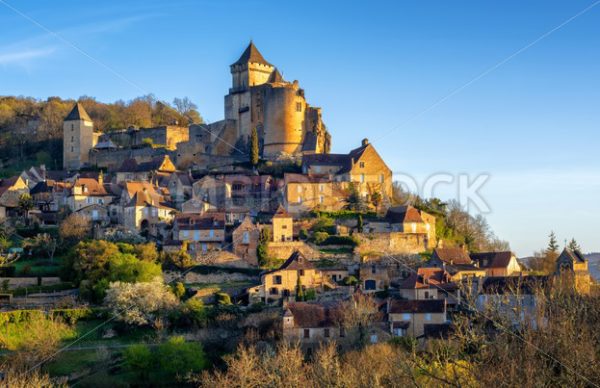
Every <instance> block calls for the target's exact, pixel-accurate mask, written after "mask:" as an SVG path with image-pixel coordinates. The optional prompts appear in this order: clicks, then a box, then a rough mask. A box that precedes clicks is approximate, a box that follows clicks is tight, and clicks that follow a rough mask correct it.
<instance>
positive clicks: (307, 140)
mask: <svg viewBox="0 0 600 388" xmlns="http://www.w3.org/2000/svg"><path fill="white" fill-rule="evenodd" d="M230 71H231V77H232V85H231V88H230V89H229V93H228V94H227V95H226V96H225V103H224V106H225V109H224V110H225V118H224V119H223V120H220V121H217V122H213V123H210V124H193V125H191V126H189V127H178V126H175V125H173V126H162V127H156V128H139V129H138V128H133V127H131V128H128V129H123V130H114V131H111V132H109V133H103V134H98V133H93V130H92V128H93V124H92V120H91V119H90V118H89V116H88V114H87V113H86V112H85V110H84V109H83V106H81V105H80V104H77V106H75V108H74V109H73V112H71V113H70V114H69V115H68V116H67V118H66V119H65V127H64V129H65V132H64V135H65V137H64V150H65V151H64V160H65V164H64V167H65V169H68V170H77V169H79V168H81V167H82V166H83V165H84V164H89V165H92V166H96V167H100V168H107V169H109V170H113V169H115V168H118V166H120V165H121V164H122V162H123V161H125V160H126V159H130V158H135V159H136V160H137V161H138V162H148V161H150V160H151V159H152V158H153V157H155V156H157V155H159V154H160V155H165V154H167V155H169V156H170V157H171V159H172V160H173V161H174V162H175V163H176V165H177V167H178V168H189V167H190V166H192V165H194V164H195V165H203V164H206V163H207V162H210V161H215V160H219V162H223V163H226V162H227V161H229V162H232V161H234V159H235V158H237V159H240V158H242V159H246V158H247V156H246V155H247V154H248V153H249V148H250V146H249V144H250V136H251V133H252V130H253V129H254V128H255V129H256V130H257V134H258V137H259V147H260V153H261V155H262V157H263V158H264V159H270V160H277V159H290V158H296V157H299V156H302V155H307V154H322V153H329V149H330V146H331V136H330V135H329V133H328V132H327V128H326V127H325V124H324V123H323V121H322V119H321V108H317V107H313V106H311V105H310V104H308V103H307V102H306V98H305V96H304V90H303V89H302V88H300V86H299V84H298V81H293V82H288V81H286V80H284V79H283V77H282V75H281V73H280V72H279V70H277V69H276V68H275V67H274V66H273V65H272V64H270V63H269V62H267V61H266V60H265V58H264V57H263V56H262V54H261V53H260V52H259V51H258V49H257V48H256V46H254V44H253V43H252V42H251V43H250V44H249V45H248V47H247V48H246V50H245V51H244V52H243V53H242V55H241V56H240V58H239V59H238V60H237V61H236V62H235V63H233V64H232V65H231V66H230ZM98 137H100V139H99V140H98V141H96V140H95V139H97V138H98ZM223 158H225V159H223Z"/></svg>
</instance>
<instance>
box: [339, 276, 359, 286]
mask: <svg viewBox="0 0 600 388" xmlns="http://www.w3.org/2000/svg"><path fill="white" fill-rule="evenodd" d="M342 283H344V285H345V286H355V285H357V284H358V279H357V278H355V277H354V276H352V275H350V276H346V277H345V278H344V279H343V280H342Z"/></svg>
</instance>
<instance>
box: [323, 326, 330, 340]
mask: <svg viewBox="0 0 600 388" xmlns="http://www.w3.org/2000/svg"><path fill="white" fill-rule="evenodd" d="M323 336H324V337H325V338H329V329H327V328H326V329H325V330H323Z"/></svg>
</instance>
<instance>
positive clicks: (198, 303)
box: [184, 298, 208, 327]
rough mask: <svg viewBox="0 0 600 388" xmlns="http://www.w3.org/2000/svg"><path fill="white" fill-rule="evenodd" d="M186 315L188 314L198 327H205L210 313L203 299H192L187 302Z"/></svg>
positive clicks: (185, 306)
mask: <svg viewBox="0 0 600 388" xmlns="http://www.w3.org/2000/svg"><path fill="white" fill-rule="evenodd" d="M184 313H186V314H187V315H188V316H189V317H190V318H191V320H192V322H194V323H195V324H196V325H197V326H199V327H203V326H204V325H205V324H206V321H207V319H208V311H207V310H206V307H205V306H204V303H203V302H202V299H198V298H190V299H188V300H187V301H186V302H185V305H184Z"/></svg>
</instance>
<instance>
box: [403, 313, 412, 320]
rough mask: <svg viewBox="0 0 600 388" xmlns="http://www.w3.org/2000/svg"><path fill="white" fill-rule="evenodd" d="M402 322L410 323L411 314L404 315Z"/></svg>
mask: <svg viewBox="0 0 600 388" xmlns="http://www.w3.org/2000/svg"><path fill="white" fill-rule="evenodd" d="M402 320H403V321H410V314H409V313H404V314H402Z"/></svg>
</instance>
